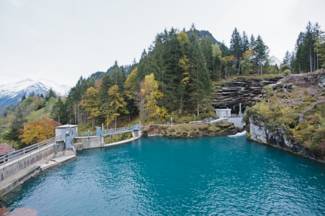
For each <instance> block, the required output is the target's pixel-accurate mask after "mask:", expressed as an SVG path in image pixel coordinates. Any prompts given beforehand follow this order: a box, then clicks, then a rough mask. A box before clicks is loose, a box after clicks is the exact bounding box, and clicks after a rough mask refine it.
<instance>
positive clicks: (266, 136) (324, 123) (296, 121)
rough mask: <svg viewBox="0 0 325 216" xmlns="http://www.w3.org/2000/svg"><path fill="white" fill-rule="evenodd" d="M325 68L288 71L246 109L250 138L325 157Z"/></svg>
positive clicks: (324, 159) (312, 156)
mask: <svg viewBox="0 0 325 216" xmlns="http://www.w3.org/2000/svg"><path fill="white" fill-rule="evenodd" d="M324 89H325V71H319V72H314V73H306V74H298V75H289V76H287V77H285V78H283V79H281V80H279V81H278V82H277V83H276V84H271V85H269V86H267V87H265V88H264V89H263V96H262V98H263V100H262V101H261V102H260V103H258V104H256V105H255V106H253V107H251V108H249V109H247V111H246V115H245V117H244V120H245V121H246V125H247V127H246V130H247V138H248V139H250V140H253V141H256V142H260V143H264V144H269V145H272V146H275V147H279V148H282V149H284V150H287V151H291V152H293V153H297V154H300V155H303V156H307V157H309V158H313V159H316V160H319V161H325V90H324Z"/></svg>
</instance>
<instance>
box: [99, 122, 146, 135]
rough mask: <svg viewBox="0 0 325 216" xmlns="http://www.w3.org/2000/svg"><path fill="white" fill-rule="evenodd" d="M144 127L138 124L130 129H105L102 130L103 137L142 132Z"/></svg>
mask: <svg viewBox="0 0 325 216" xmlns="http://www.w3.org/2000/svg"><path fill="white" fill-rule="evenodd" d="M141 128H142V125H141V124H136V125H133V126H130V127H122V128H113V129H104V130H101V135H102V136H105V135H106V136H108V135H110V134H118V133H124V132H125V133H126V132H130V131H134V130H141Z"/></svg>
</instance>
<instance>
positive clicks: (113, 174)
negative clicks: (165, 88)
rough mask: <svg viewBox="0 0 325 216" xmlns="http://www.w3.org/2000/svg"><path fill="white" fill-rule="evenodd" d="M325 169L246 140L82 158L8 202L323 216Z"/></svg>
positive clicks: (127, 148)
mask: <svg viewBox="0 0 325 216" xmlns="http://www.w3.org/2000/svg"><path fill="white" fill-rule="evenodd" d="M324 186H325V164H322V163H319V162H316V161H312V160H309V159H306V158H303V157H299V156H296V155H293V154H290V153H287V152H285V151H283V150H280V149H276V148H273V147H269V146H265V145H261V144H258V143H253V142H250V141H248V140H246V137H245V136H236V137H205V138H191V139H170V138H161V137H156V138H141V139H140V140H137V141H134V142H132V143H129V144H124V145H120V146H116V147H110V148H101V149H93V150H84V151H81V152H78V157H77V158H76V159H73V160H71V161H68V162H66V163H64V164H62V165H61V166H58V167H55V168H52V169H50V170H48V171H46V172H43V173H40V174H39V175H37V176H36V177H35V178H33V179H30V180H28V181H26V182H25V183H24V184H23V185H22V186H20V187H19V188H17V189H16V190H15V191H14V192H13V193H10V194H9V195H7V196H6V197H5V204H6V205H7V206H12V207H13V208H31V209H35V210H37V211H38V213H39V214H38V215H211V214H220V215H222V214H224V215H229V214H232V215H274V214H275V215H323V214H325V188H324Z"/></svg>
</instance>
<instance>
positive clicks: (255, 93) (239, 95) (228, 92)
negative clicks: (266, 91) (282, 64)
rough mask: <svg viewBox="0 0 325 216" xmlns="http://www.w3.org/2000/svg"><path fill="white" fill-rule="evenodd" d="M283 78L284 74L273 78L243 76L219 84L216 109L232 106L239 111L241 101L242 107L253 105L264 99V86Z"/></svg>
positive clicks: (216, 94) (214, 100)
mask: <svg viewBox="0 0 325 216" xmlns="http://www.w3.org/2000/svg"><path fill="white" fill-rule="evenodd" d="M280 79H282V76H277V77H272V78H245V77H241V78H238V79H236V80H235V81H230V82H226V83H223V84H219V85H218V84H217V85H216V90H215V98H214V99H213V100H212V104H213V106H214V107H215V108H216V109H220V108H231V109H232V110H233V111H235V112H238V111H239V103H241V105H242V109H244V108H245V107H247V106H249V107H250V106H252V105H253V104H254V103H255V102H256V101H257V102H260V101H261V99H262V90H263V87H264V86H266V85H269V84H274V83H276V82H277V81H279V80H280Z"/></svg>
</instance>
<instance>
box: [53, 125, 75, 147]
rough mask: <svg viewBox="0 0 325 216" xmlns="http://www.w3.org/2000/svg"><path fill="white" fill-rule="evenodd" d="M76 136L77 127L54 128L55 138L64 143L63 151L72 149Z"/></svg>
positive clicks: (63, 126)
mask: <svg viewBox="0 0 325 216" xmlns="http://www.w3.org/2000/svg"><path fill="white" fill-rule="evenodd" d="M77 135H78V125H70V124H66V125H62V126H58V127H56V128H55V136H56V137H59V136H60V137H61V138H62V141H64V142H65V149H72V143H73V140H74V138H75V137H77Z"/></svg>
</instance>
